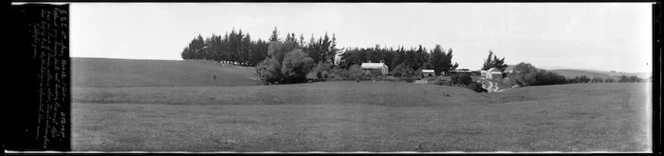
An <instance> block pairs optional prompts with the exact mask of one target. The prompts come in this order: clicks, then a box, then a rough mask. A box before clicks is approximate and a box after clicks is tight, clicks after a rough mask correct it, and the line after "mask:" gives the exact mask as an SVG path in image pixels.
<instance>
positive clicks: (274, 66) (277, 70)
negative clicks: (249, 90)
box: [256, 58, 282, 85]
mask: <svg viewBox="0 0 664 156" xmlns="http://www.w3.org/2000/svg"><path fill="white" fill-rule="evenodd" d="M256 73H257V74H258V77H259V78H260V79H261V82H262V83H263V84H265V85H267V84H273V83H278V82H279V81H281V77H282V76H281V64H279V62H277V61H276V60H275V59H272V58H265V60H263V61H261V62H260V63H258V65H257V66H256Z"/></svg>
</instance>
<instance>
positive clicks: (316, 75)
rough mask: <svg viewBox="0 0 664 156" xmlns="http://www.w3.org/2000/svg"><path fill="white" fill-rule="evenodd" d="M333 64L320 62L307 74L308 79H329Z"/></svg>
mask: <svg viewBox="0 0 664 156" xmlns="http://www.w3.org/2000/svg"><path fill="white" fill-rule="evenodd" d="M331 68H332V65H330V64H328V63H318V65H316V67H315V68H314V69H313V70H312V71H311V72H309V74H307V78H308V79H327V78H329V77H330V70H331Z"/></svg>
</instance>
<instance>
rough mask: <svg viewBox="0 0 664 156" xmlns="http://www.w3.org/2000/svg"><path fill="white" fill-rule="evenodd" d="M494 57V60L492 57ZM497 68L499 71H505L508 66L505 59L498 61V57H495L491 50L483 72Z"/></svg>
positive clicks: (483, 66)
mask: <svg viewBox="0 0 664 156" xmlns="http://www.w3.org/2000/svg"><path fill="white" fill-rule="evenodd" d="M491 56H493V58H492V57H491ZM494 67H495V68H497V69H498V70H500V71H501V72H502V71H505V68H507V65H506V64H505V57H503V58H502V59H498V56H496V55H493V51H491V50H489V57H487V59H485V60H484V64H483V65H482V70H488V69H491V68H494Z"/></svg>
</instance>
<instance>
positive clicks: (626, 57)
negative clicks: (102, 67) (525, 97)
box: [70, 3, 652, 72]
mask: <svg viewBox="0 0 664 156" xmlns="http://www.w3.org/2000/svg"><path fill="white" fill-rule="evenodd" d="M70 9H71V15H70V16H71V17H70V18H71V19H70V22H71V23H70V29H71V30H70V33H71V40H70V41H71V43H70V45H71V56H72V57H103V58H127V59H165V60H181V57H180V52H182V49H183V48H184V47H185V46H187V45H188V43H189V42H190V41H191V39H193V38H194V37H196V36H197V35H198V34H201V35H202V36H204V37H206V36H210V35H211V34H213V33H214V34H224V33H226V32H230V31H231V29H233V28H235V29H236V30H238V29H242V31H243V32H248V33H250V35H251V37H252V39H256V38H260V39H263V40H265V39H267V38H268V36H269V35H270V33H271V31H272V29H274V27H275V26H276V27H277V28H278V30H279V31H280V32H281V34H282V36H281V37H283V34H285V33H287V32H294V33H296V34H297V36H298V37H299V34H304V35H305V38H306V40H307V41H308V39H309V37H310V36H311V34H314V35H315V36H320V35H323V34H324V33H325V32H328V33H330V35H332V33H335V34H336V37H337V44H338V46H339V47H373V46H375V45H376V44H380V45H383V46H388V47H396V46H401V45H403V46H405V47H407V48H408V47H415V46H417V45H419V44H422V45H423V46H425V47H427V48H433V47H434V46H435V44H441V45H442V47H443V48H445V49H448V48H452V49H453V50H454V52H453V53H454V57H453V61H455V62H458V63H459V66H460V68H468V69H471V70H478V69H479V68H480V67H481V65H482V62H483V60H482V59H484V58H485V57H486V56H487V55H488V52H489V50H492V51H494V53H495V54H497V55H498V56H499V57H505V58H506V59H505V62H506V63H508V64H517V63H519V62H529V63H532V64H533V65H535V66H536V67H540V68H548V69H551V68H579V69H595V70H617V71H627V72H650V71H651V65H652V64H651V63H652V61H651V60H652V50H651V49H652V43H651V40H652V25H651V24H652V23H651V20H652V18H651V16H652V15H651V4H649V3H573V4H566V3H546V4H543V3H522V4H516V3H515V4H505V3H468V4H464V3H445V4H439V3H435V4H434V3H416V4H408V3H391V4H385V3H384V4H368V3H364V4H340V3H323V4H314V3H310V4H308V3H278V4H268V3H263V4H261V3H246V4H243V3H219V4H215V3H202V4H177V3H142V4H137V3H107V4H104V3H74V4H71V6H70Z"/></svg>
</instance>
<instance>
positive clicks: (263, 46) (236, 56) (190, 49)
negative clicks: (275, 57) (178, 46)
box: [181, 29, 269, 66]
mask: <svg viewBox="0 0 664 156" xmlns="http://www.w3.org/2000/svg"><path fill="white" fill-rule="evenodd" d="M268 45H269V42H267V41H263V40H260V39H258V40H252V39H251V36H250V35H249V34H248V33H246V34H245V33H243V32H242V30H239V31H237V32H236V31H235V29H233V30H232V31H231V33H226V34H225V35H224V36H221V35H215V34H212V36H210V37H207V38H205V39H204V38H203V36H201V35H200V34H199V35H198V37H195V38H194V39H193V40H192V41H191V42H190V43H189V45H188V46H187V47H185V48H184V49H183V50H182V53H181V57H182V59H185V60H214V61H217V62H219V61H227V62H233V63H237V64H238V65H242V66H255V65H256V64H258V62H260V61H261V60H263V59H264V58H265V56H266V54H267V48H268Z"/></svg>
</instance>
